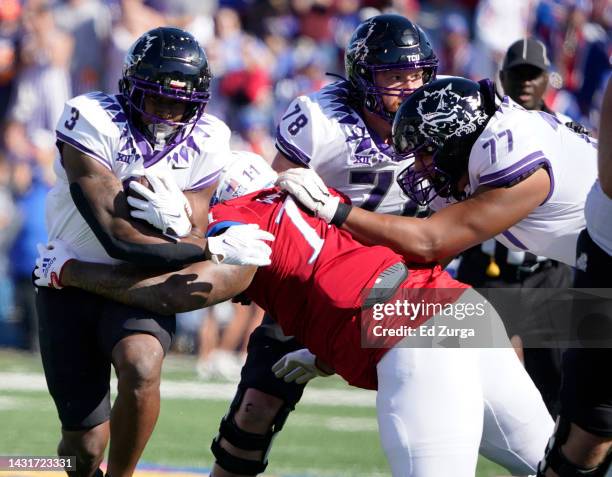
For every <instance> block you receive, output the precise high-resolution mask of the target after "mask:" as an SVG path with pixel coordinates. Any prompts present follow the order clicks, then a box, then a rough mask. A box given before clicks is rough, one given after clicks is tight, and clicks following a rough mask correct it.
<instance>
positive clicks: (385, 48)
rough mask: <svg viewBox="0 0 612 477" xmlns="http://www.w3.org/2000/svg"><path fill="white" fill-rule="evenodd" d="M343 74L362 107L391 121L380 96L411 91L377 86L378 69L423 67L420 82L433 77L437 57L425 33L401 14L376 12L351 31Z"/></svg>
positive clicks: (391, 115) (401, 94)
mask: <svg viewBox="0 0 612 477" xmlns="http://www.w3.org/2000/svg"><path fill="white" fill-rule="evenodd" d="M344 65H345V69H346V75H347V77H348V79H349V81H350V83H351V86H352V89H353V90H354V92H355V94H356V95H357V96H358V98H359V100H360V102H361V103H362V104H363V105H364V106H365V108H366V109H367V110H368V111H370V112H372V113H376V114H378V115H379V116H381V117H383V118H384V119H385V120H387V121H389V122H391V121H393V117H394V113H392V112H390V111H387V110H386V109H385V107H384V105H383V102H382V96H383V95H388V96H408V95H409V94H410V93H412V92H413V91H414V90H412V89H404V88H382V87H379V86H376V83H375V81H374V79H375V78H374V76H375V73H376V72H377V71H386V70H394V69H421V68H422V69H423V70H424V72H423V73H424V75H423V82H424V83H427V82H429V81H431V80H433V79H435V77H436V71H437V69H438V57H437V56H436V54H435V53H434V51H433V49H432V47H431V43H430V41H429V39H428V38H427V35H426V34H425V32H424V31H423V30H421V28H420V27H419V26H418V25H416V24H415V23H413V22H411V21H410V20H408V19H407V18H405V17H403V16H401V15H377V16H375V17H372V18H370V19H369V20H366V21H365V22H363V23H361V24H360V25H359V26H358V27H357V28H356V30H355V31H354V33H353V36H352V37H351V39H350V41H349V44H348V47H347V48H346V55H345V58H344Z"/></svg>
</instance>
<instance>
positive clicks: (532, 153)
mask: <svg viewBox="0 0 612 477" xmlns="http://www.w3.org/2000/svg"><path fill="white" fill-rule="evenodd" d="M393 136H394V137H393V138H394V147H395V149H396V151H397V152H398V153H399V154H411V153H416V159H415V163H414V164H413V165H411V166H409V167H408V168H407V170H406V171H404V172H403V173H402V174H401V176H400V178H399V182H400V185H401V186H402V187H403V188H404V190H405V191H406V192H407V194H409V195H410V196H411V197H413V198H414V200H416V201H418V202H420V203H422V204H427V203H430V204H432V205H434V207H435V208H437V209H440V210H439V211H438V212H437V213H435V214H434V215H433V216H432V217H431V218H429V219H427V220H418V219H411V218H405V217H401V218H398V217H393V216H389V215H382V214H373V213H370V212H367V211H363V210H360V209H357V208H351V207H350V206H345V205H340V206H339V205H338V203H337V201H336V200H335V199H332V198H331V197H329V196H328V195H327V194H326V193H323V192H321V191H322V187H323V186H322V184H321V181H320V178H318V177H316V175H315V174H314V173H313V172H312V171H307V172H306V173H304V172H301V173H296V172H294V171H288V172H287V173H285V174H281V177H280V178H279V181H280V183H281V185H282V186H283V187H284V188H286V189H287V190H289V191H291V192H292V193H293V194H294V195H295V196H296V197H297V198H298V199H299V200H300V201H301V202H302V203H303V204H304V205H306V206H307V207H308V208H310V209H311V210H313V211H315V212H316V213H317V214H318V215H319V216H321V217H324V218H325V219H326V220H327V221H328V222H331V223H343V228H344V229H345V230H347V231H350V232H351V233H352V234H353V235H354V236H355V237H357V238H359V239H360V240H361V241H363V242H365V243H378V244H383V245H387V246H389V247H390V248H392V249H394V250H395V251H397V252H399V253H401V254H402V255H404V256H405V257H406V258H407V259H408V260H412V261H415V262H422V263H426V262H432V261H438V260H443V259H444V258H446V257H450V256H454V255H455V254H457V253H459V252H461V251H463V250H465V249H467V248H468V247H471V246H473V245H475V244H478V243H480V242H482V241H484V240H487V239H490V238H493V237H495V238H496V239H497V240H499V241H500V242H502V243H503V244H504V245H506V246H508V247H509V248H511V249H514V250H527V251H530V252H532V253H535V254H537V255H542V256H546V257H550V258H553V259H555V260H559V261H561V262H564V263H567V264H569V265H571V266H577V265H580V266H582V265H583V264H580V263H578V264H577V261H576V247H577V242H578V236H579V234H580V233H581V231H582V230H583V229H584V228H585V200H586V198H587V194H588V193H589V190H590V189H591V187H592V185H593V183H594V182H595V179H596V177H597V159H596V158H597V144H596V142H595V141H594V140H592V139H591V138H589V137H588V136H587V135H585V134H580V133H577V132H575V131H574V130H572V129H570V128H568V127H566V126H564V125H563V124H562V123H561V122H560V121H559V120H558V119H557V118H555V117H554V116H551V115H549V114H547V113H545V112H542V111H526V110H525V109H523V108H522V107H520V106H519V105H517V104H516V103H514V102H512V101H511V100H510V99H509V98H507V97H506V98H504V99H503V101H502V102H501V103H498V102H497V101H496V99H495V95H494V92H493V90H492V88H491V86H490V83H489V82H488V81H482V82H480V83H475V82H473V81H469V80H466V79H463V78H447V79H442V80H437V81H434V82H432V83H430V84H428V85H426V86H424V87H423V88H422V89H421V90H420V91H419V92H417V93H415V94H413V95H412V96H411V97H410V98H409V99H408V100H406V101H405V102H404V104H402V106H401V107H400V110H399V111H398V113H397V115H396V119H395V122H394V124H393ZM591 194H593V193H591ZM606 220H607V219H606ZM601 223H603V222H600V225H601ZM594 226H595V227H596V225H594ZM582 241H583V242H584V240H582ZM600 273H602V274H603V273H606V274H607V273H609V270H607V269H606V270H605V272H604V271H603V270H602V271H600ZM593 283H596V282H593ZM591 286H593V285H591ZM607 338H608V339H609V337H607ZM583 351H585V350H583ZM606 351H607V350H606ZM566 356H567V354H566ZM588 362H590V363H591V365H592V366H591V368H590V369H589V372H585V373H583V376H597V378H594V379H602V380H603V381H605V382H607V384H605V385H603V386H599V387H598V388H599V390H600V391H601V390H602V389H603V397H602V396H601V395H598V396H597V397H596V398H595V400H597V399H599V401H594V400H593V396H592V395H590V394H589V392H588V391H586V390H588V389H589V383H586V382H585V380H588V379H587V378H583V379H582V380H581V382H580V383H573V382H572V384H570V385H569V386H568V383H567V382H566V383H565V384H564V389H565V390H566V396H564V395H563V393H562V398H561V399H562V409H561V415H560V418H559V423H558V426H557V431H556V435H555V437H554V438H553V439H551V444H550V446H549V449H547V460H546V463H545V464H544V465H543V468H541V469H540V474H539V475H546V476H548V477H550V476H555V475H558V476H561V477H570V476H571V477H573V476H578V475H593V476H603V475H604V474H605V471H606V467H607V466H608V465H609V458H608V459H607V461H603V462H602V459H603V458H604V457H605V453H606V452H607V450H608V449H609V444H610V442H609V436H610V431H609V429H610V415H611V414H610V409H612V406H611V405H610V399H609V396H610V394H609V392H608V394H607V395H606V392H607V391H609V380H606V379H605V378H602V377H599V374H597V373H595V374H593V369H595V368H596V366H597V364H593V363H592V362H591V361H588ZM598 364H600V365H602V366H606V365H607V364H608V363H607V362H606V363H598ZM586 367H589V366H588V365H587V366H586ZM565 369H567V364H566V363H565V362H564V370H565ZM575 376H576V374H574V377H575ZM606 386H607V388H606ZM569 388H572V392H571V393H568V392H567V391H568V389H569ZM606 389H607V391H606ZM567 394H571V396H567ZM595 402H596V405H595V406H594V403H595ZM576 403H578V404H576ZM585 403H587V404H586V405H584V404H585ZM580 404H583V408H582V409H580ZM589 406H590V407H589ZM594 407H595V408H596V409H594ZM585 408H586V409H587V411H586V412H585V411H584V409H585ZM577 409H578V410H577ZM577 416H578V418H577ZM570 421H572V422H574V423H575V422H578V426H575V425H574V426H575V427H574V426H572V427H571V430H573V431H574V432H575V433H577V434H580V433H583V434H584V433H586V434H589V433H590V434H592V435H593V436H594V437H593V438H592V439H591V442H592V443H595V442H597V441H598V439H599V441H598V443H599V447H598V448H597V452H595V453H592V454H589V451H588V450H586V451H585V450H584V449H582V450H580V446H579V444H577V441H579V440H580V437H578V438H577V439H575V440H573V441H569V444H568V445H566V446H564V444H565V442H566V440H567V439H568V434H569V432H570V425H569V423H570ZM576 427H579V428H578V429H577V428H576ZM601 436H603V438H602V437H601ZM582 437H584V436H582ZM586 440H587V441H588V439H586ZM602 442H603V443H602ZM594 447H595V446H594ZM560 449H563V450H568V452H570V454H571V455H570V457H572V458H573V459H574V460H573V462H572V461H571V460H569V459H567V458H564V457H563V453H562V452H561V451H560ZM571 449H573V450H571ZM588 455H590V456H591V457H593V456H594V455H597V456H598V459H599V461H598V460H597V459H595V458H591V459H590V460H589V458H588ZM585 462H588V464H593V465H592V466H591V467H590V468H588V467H589V465H588V464H585V465H583V466H581V465H580V463H585ZM545 472H546V473H545ZM586 472H589V473H586Z"/></svg>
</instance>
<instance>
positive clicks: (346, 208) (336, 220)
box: [329, 202, 353, 227]
mask: <svg viewBox="0 0 612 477" xmlns="http://www.w3.org/2000/svg"><path fill="white" fill-rule="evenodd" d="M352 208H353V206H352V205H350V204H345V203H344V202H340V203H339V204H338V208H337V209H336V213H335V214H334V217H333V218H332V219H331V221H330V222H329V223H330V224H332V225H335V226H336V227H342V224H343V223H344V222H345V221H346V219H347V218H348V216H349V214H350V213H351V209H352Z"/></svg>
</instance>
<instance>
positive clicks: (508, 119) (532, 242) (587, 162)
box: [436, 97, 597, 266]
mask: <svg viewBox="0 0 612 477" xmlns="http://www.w3.org/2000/svg"><path fill="white" fill-rule="evenodd" d="M540 167H543V168H544V169H546V170H547V172H548V175H549V177H550V193H549V194H548V197H546V199H545V200H544V202H542V204H540V205H539V206H538V207H536V208H535V209H534V210H533V211H532V212H531V213H530V214H529V215H528V216H527V217H525V218H524V219H522V220H521V221H519V222H518V223H517V224H515V225H513V226H512V227H510V228H509V229H508V230H507V231H505V232H504V233H503V234H501V235H498V236H497V237H495V238H496V239H497V240H498V241H499V242H501V243H502V244H503V245H505V246H506V247H508V248H510V249H511V250H528V251H530V252H532V253H534V254H536V255H541V256H544V257H548V258H552V259H554V260H558V261H560V262H564V263H567V264H569V265H572V266H573V265H574V264H575V261H576V241H577V239H578V234H579V233H580V231H581V230H582V229H583V228H584V227H585V218H584V205H585V200H586V197H587V193H588V192H589V190H590V189H591V186H592V185H593V183H594V182H595V179H596V177H597V142H596V141H595V140H593V139H591V138H589V137H588V136H586V135H584V134H577V133H575V132H573V131H572V130H571V129H569V128H567V127H566V126H564V125H563V124H562V123H561V122H560V121H559V120H558V119H557V118H556V117H554V116H551V115H550V114H547V113H545V112H542V111H526V110H525V109H523V108H522V107H521V106H519V105H518V104H516V103H514V102H513V101H512V100H510V99H509V98H507V97H506V98H504V102H503V103H502V105H501V106H500V108H499V109H498V110H497V112H496V113H495V115H494V116H493V118H491V120H490V121H489V123H488V124H487V126H486V127H485V129H484V131H483V132H482V134H481V135H480V136H479V137H478V139H477V140H476V142H475V143H474V146H473V147H472V152H471V154H470V159H469V166H468V171H469V181H470V182H469V190H470V191H475V190H476V189H478V188H479V187H481V186H482V187H508V186H511V185H513V184H515V183H516V182H518V181H520V180H521V179H522V178H524V177H526V176H527V175H529V174H530V173H532V172H534V171H535V170H536V169H537V168H540ZM440 205H442V206H444V205H446V204H442V203H441V201H439V200H438V201H436V207H437V208H439V206H440Z"/></svg>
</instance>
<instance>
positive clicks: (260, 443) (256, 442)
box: [210, 387, 295, 475]
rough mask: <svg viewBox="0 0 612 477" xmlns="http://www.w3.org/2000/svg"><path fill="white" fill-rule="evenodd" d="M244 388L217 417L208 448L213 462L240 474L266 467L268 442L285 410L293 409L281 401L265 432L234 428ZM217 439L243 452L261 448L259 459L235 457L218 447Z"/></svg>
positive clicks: (254, 471)
mask: <svg viewBox="0 0 612 477" xmlns="http://www.w3.org/2000/svg"><path fill="white" fill-rule="evenodd" d="M245 392H246V388H241V387H239V388H238V393H237V394H236V396H235V397H234V400H233V401H232V404H231V405H230V409H229V411H228V413H227V414H226V415H225V416H224V417H223V419H222V420H221V425H220V426H219V433H218V434H217V436H216V437H215V438H214V440H213V442H212V444H211V446H210V450H211V451H212V453H213V455H214V456H215V459H216V463H217V464H218V465H219V466H221V467H222V468H223V469H225V470H226V471H228V472H232V473H234V474H243V475H257V474H259V473H261V472H263V471H265V470H266V467H267V466H268V453H269V452H270V447H271V445H272V440H273V439H274V436H275V434H277V433H278V432H280V431H281V429H282V428H283V425H284V424H285V421H286V420H287V417H288V416H289V413H290V412H291V411H293V409H294V408H295V405H294V404H286V403H284V404H283V405H282V406H281V408H280V409H279V410H278V412H277V413H276V416H275V417H274V419H273V420H272V423H271V425H270V428H269V429H268V432H266V433H265V434H255V433H252V432H248V431H244V430H242V429H240V428H239V427H238V425H237V424H236V420H235V419H234V416H235V415H236V412H237V411H238V409H239V408H240V403H241V402H242V399H243V397H244V395H245ZM221 438H223V439H225V440H226V441H227V442H229V443H230V444H232V445H233V446H234V447H237V448H238V449H242V450H247V451H261V452H262V458H261V460H252V459H245V458H242V457H236V456H234V455H232V454H231V453H230V452H228V451H227V450H225V449H224V448H223V447H221Z"/></svg>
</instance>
